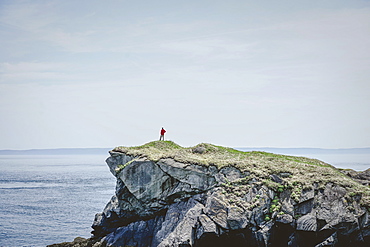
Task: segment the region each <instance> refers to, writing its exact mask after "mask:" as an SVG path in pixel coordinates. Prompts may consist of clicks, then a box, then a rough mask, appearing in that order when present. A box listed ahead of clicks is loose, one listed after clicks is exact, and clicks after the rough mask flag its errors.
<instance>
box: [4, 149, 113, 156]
mask: <svg viewBox="0 0 370 247" xmlns="http://www.w3.org/2000/svg"><path fill="white" fill-rule="evenodd" d="M110 150H112V148H56V149H28V150H0V155H103V154H108V152H109V151H110Z"/></svg>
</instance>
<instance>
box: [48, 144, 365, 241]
mask: <svg viewBox="0 0 370 247" xmlns="http://www.w3.org/2000/svg"><path fill="white" fill-rule="evenodd" d="M106 162H107V164H108V166H109V169H110V171H111V173H112V174H113V175H114V176H115V177H116V178H117V185H116V193H115V195H114V196H113V197H112V199H111V201H110V202H109V203H108V204H107V206H106V207H105V209H104V211H103V212H102V213H99V214H97V215H96V217H95V220H94V223H93V226H92V227H93V229H94V230H93V238H92V239H90V240H89V241H87V242H86V243H87V244H86V245H85V246H94V247H98V246H137V247H148V246H153V247H154V246H162V247H164V246H183V247H185V246H196V247H203V246H213V247H215V246H230V247H232V246H234V247H239V246H248V247H264V246H266V247H267V246H271V247H274V246H292V247H293V246H294V247H298V246H299V247H305V246H307V247H308V246H309V247H312V246H316V247H322V246H357V247H361V246H370V217H369V216H370V188H369V186H364V185H362V184H360V183H358V182H356V181H355V180H353V179H352V178H350V177H349V176H347V175H345V174H343V173H342V172H340V171H339V170H337V169H336V168H334V167H333V166H331V165H329V164H326V163H324V162H322V161H319V160H314V159H308V158H304V157H294V156H286V155H276V154H272V153H265V152H241V151H237V150H234V149H231V148H225V147H220V146H215V145H211V144H204V143H203V144H199V145H197V146H195V147H192V148H183V147H181V146H178V145H177V144H175V143H173V142H170V141H155V142H151V143H148V144H145V145H143V146H139V147H117V148H115V149H113V150H112V151H111V152H110V157H109V158H108V159H107V160H106ZM55 246H56V245H55ZM70 246H74V245H70ZM76 246H77V245H76ZM78 246H83V245H78Z"/></svg>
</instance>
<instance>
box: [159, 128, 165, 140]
mask: <svg viewBox="0 0 370 247" xmlns="http://www.w3.org/2000/svg"><path fill="white" fill-rule="evenodd" d="M164 133H166V130H165V129H163V127H162V129H161V136H160V137H159V140H162V141H164Z"/></svg>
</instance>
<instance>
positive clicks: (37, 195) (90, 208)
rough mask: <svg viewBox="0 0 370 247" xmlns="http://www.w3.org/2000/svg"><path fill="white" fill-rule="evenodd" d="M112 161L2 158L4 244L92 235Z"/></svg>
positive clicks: (353, 163)
mask: <svg viewBox="0 0 370 247" xmlns="http://www.w3.org/2000/svg"><path fill="white" fill-rule="evenodd" d="M295 155H297V154H295ZM297 156H298V155H297ZM300 156H305V157H311V158H317V159H320V160H323V161H325V162H327V163H330V164H332V165H334V166H336V167H340V168H352V169H355V170H366V169H368V168H370V155H369V154H367V155H363V154H356V155H322V154H321V155H315V154H309V155H304V154H303V155H300ZM106 157H107V155H105V156H102V155H17V156H13V155H0V246H3V247H18V246H46V245H48V244H53V243H60V242H66V241H68V242H69V241H72V240H73V239H74V238H75V237H77V236H81V237H85V238H88V237H90V232H91V230H92V229H91V225H92V221H93V219H94V216H95V214H96V213H99V212H101V211H102V210H103V209H104V207H105V205H106V204H107V202H108V201H109V200H110V198H111V196H112V195H113V194H114V191H115V181H116V179H115V177H113V175H112V174H111V173H110V172H109V169H108V167H107V165H106V164H105V159H106Z"/></svg>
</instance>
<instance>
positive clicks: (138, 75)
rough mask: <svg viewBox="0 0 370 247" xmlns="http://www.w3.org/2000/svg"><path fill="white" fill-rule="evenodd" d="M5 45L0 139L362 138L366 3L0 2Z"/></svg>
mask: <svg viewBox="0 0 370 247" xmlns="http://www.w3.org/2000/svg"><path fill="white" fill-rule="evenodd" d="M0 42H1V43H0V118H1V122H0V149H33V148H66V147H86V148H88V147H115V146H119V145H124V146H133V145H141V144H144V143H146V142H149V141H152V140H157V139H158V138H159V131H160V129H161V127H162V126H163V127H164V128H165V129H166V130H167V133H166V139H169V140H172V141H175V142H176V143H178V144H180V145H182V146H193V145H196V144H198V143H201V142H207V143H213V144H217V145H222V146H231V147H317V148H355V147H370V1H369V0H366V1H365V0H351V1H348V0H308V1H306V0H303V1H297V0H290V1H287V0H285V1H284V0H280V1H276V0H265V1H263V0H261V1H256V0H253V1H249V0H228V1H225V0H223V1H218V0H209V1H208V0H187V1H175V0H168V1H163V0H158V1H138V0H136V1H131V0H127V1H124V0H121V1H119V0H114V1H112V0H111V1H109V0H107V1H101V0H89V1H87V0H86V1H82V0H81V1H72V0H69V1H66V0H32V1H31V0H29V1H27V0H23V1H20V0H1V1H0Z"/></svg>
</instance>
